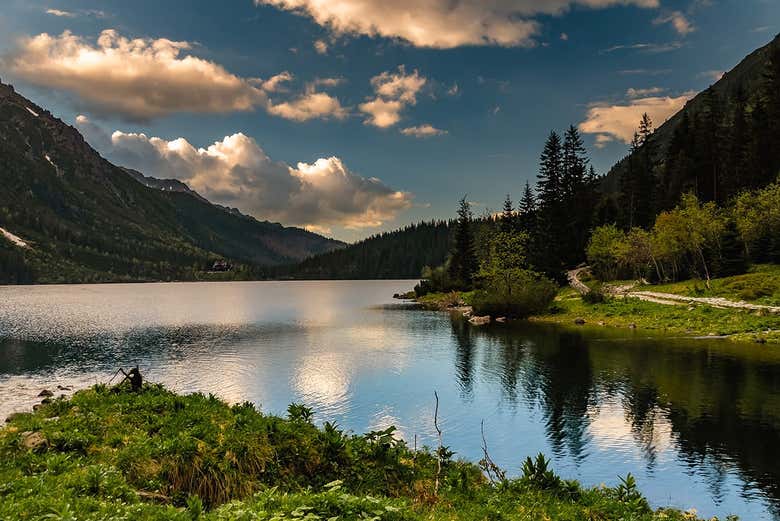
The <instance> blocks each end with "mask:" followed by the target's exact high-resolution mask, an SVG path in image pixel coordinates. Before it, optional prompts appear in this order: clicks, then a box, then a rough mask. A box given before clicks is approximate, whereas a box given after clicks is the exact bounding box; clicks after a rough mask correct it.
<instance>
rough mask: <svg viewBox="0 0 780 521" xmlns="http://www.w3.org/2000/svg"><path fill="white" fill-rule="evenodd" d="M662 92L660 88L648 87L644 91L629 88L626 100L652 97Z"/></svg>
mask: <svg viewBox="0 0 780 521" xmlns="http://www.w3.org/2000/svg"><path fill="white" fill-rule="evenodd" d="M664 90H666V89H663V88H661V87H648V88H646V89H635V88H633V87H632V88H630V89H628V90H627V91H626V97H627V98H646V97H648V96H653V95H654V94H661V93H662V92H663V91H664Z"/></svg>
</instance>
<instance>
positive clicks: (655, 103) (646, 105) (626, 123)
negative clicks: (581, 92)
mask: <svg viewBox="0 0 780 521" xmlns="http://www.w3.org/2000/svg"><path fill="white" fill-rule="evenodd" d="M695 94H696V93H695V92H692V91H691V92H686V93H683V94H682V95H681V96H677V97H671V96H663V97H661V96H651V97H644V98H636V99H631V100H629V101H627V102H624V103H622V104H616V105H611V104H606V103H594V104H592V105H591V106H590V108H589V109H588V112H587V114H586V117H585V121H583V122H582V123H580V124H579V128H580V130H581V131H582V132H583V133H586V134H595V135H596V146H598V147H603V146H605V145H606V143H608V142H610V141H622V142H623V143H626V144H627V143H630V142H631V138H632V137H633V136H634V132H635V131H636V129H637V127H638V126H639V120H640V119H641V118H642V114H644V113H647V114H648V115H649V116H650V119H652V120H653V122H654V123H655V125H656V127H658V126H660V125H661V124H662V123H663V122H664V121H666V120H667V119H669V117H671V116H672V115H674V114H675V113H676V112H677V111H679V110H680V109H681V108H683V107H684V106H685V103H686V102H687V101H688V100H689V99H691V98H692V97H693V96H694V95H695Z"/></svg>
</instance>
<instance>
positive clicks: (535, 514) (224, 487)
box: [0, 385, 691, 521]
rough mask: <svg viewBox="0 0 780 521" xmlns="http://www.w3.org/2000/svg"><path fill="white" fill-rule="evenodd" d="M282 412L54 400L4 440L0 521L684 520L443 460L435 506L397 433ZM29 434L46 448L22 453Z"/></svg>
mask: <svg viewBox="0 0 780 521" xmlns="http://www.w3.org/2000/svg"><path fill="white" fill-rule="evenodd" d="M289 413H290V418H289V419H282V418H278V417H274V416H267V415H263V414H261V413H260V412H258V411H256V410H255V408H254V407H253V406H252V405H251V404H248V403H244V404H238V405H234V406H229V405H227V404H225V403H224V402H222V401H220V400H218V399H216V398H214V397H213V396H205V395H202V394H193V395H187V396H178V395H175V394H173V393H170V392H168V391H166V390H165V389H163V388H162V387H160V386H156V385H147V386H145V387H144V388H143V390H142V391H141V392H138V393H124V392H118V393H116V392H111V391H110V390H109V389H107V388H106V387H105V386H96V387H94V388H92V389H88V390H84V391H79V392H77V393H76V394H75V395H74V396H73V397H72V398H71V399H69V400H65V399H57V400H54V401H52V402H51V403H50V404H47V405H44V406H43V407H41V408H40V409H39V410H38V411H36V412H35V413H32V414H23V415H18V416H16V417H14V419H13V420H12V421H11V422H10V423H9V424H8V425H7V426H6V427H4V428H3V429H2V430H0V519H14V520H20V521H24V520H32V519H55V520H80V521H81V520H94V521H98V520H101V521H103V520H106V519H112V520H127V521H131V520H132V521H135V520H168V521H191V520H204V521H228V520H230V521H233V520H265V521H281V520H290V521H295V520H309V521H315V520H336V519H339V520H347V521H366V520H376V521H423V520H425V521H445V520H448V521H451V520H458V519H461V520H464V521H467V520H468V521H470V520H473V519H514V518H517V516H518V515H519V516H521V518H528V519H547V518H549V519H587V518H592V519H601V520H615V521H617V520H620V519H634V520H637V521H652V520H657V519H658V520H660V519H666V520H671V521H681V520H683V519H691V518H689V517H686V514H683V513H680V512H677V511H674V510H665V511H658V512H651V511H650V510H649V509H646V508H644V509H643V508H639V507H640V506H641V505H642V504H643V503H642V501H643V499H642V497H641V494H639V492H638V491H637V490H636V486H635V483H634V482H633V481H632V480H630V479H629V478H626V480H624V481H623V482H622V484H621V485H619V486H618V487H617V488H608V487H600V488H594V489H584V488H582V487H580V486H579V485H578V484H577V483H576V482H573V481H564V480H562V479H560V478H559V477H558V476H556V475H555V474H554V473H553V472H552V471H551V470H550V469H549V466H548V462H547V460H546V459H544V457H543V456H538V457H537V458H536V459H535V460H531V459H529V460H527V461H526V464H525V465H524V466H523V471H524V475H523V476H522V477H520V478H518V479H506V480H503V481H502V482H501V483H499V484H497V485H495V486H494V485H492V484H491V483H489V482H488V481H487V480H486V479H485V477H484V476H483V475H482V473H481V472H480V470H479V468H478V467H477V466H476V465H473V464H470V463H466V462H462V461H455V460H453V459H452V455H453V454H452V452H451V451H449V450H448V449H446V448H444V449H443V451H442V456H443V466H442V476H441V478H442V483H441V487H440V489H439V495H438V496H434V495H433V489H434V486H433V483H434V479H435V476H436V464H437V458H436V456H435V455H434V454H433V453H432V452H430V451H428V450H423V451H418V452H414V451H412V450H410V449H409V447H407V445H406V444H405V443H404V442H403V441H401V440H399V439H398V438H397V437H396V436H395V429H394V428H392V427H391V428H388V429H385V430H382V431H375V432H371V433H368V434H366V435H364V436H356V435H352V434H347V433H344V432H342V431H340V430H339V429H338V428H337V427H336V426H335V425H333V424H328V423H326V424H325V425H324V426H323V428H322V429H319V428H317V427H315V426H314V425H312V424H311V423H310V421H311V417H312V413H311V410H310V409H307V408H306V407H303V406H301V405H295V406H291V407H290V410H289ZM28 432H35V433H39V434H40V435H41V436H43V437H44V438H45V439H46V440H47V441H48V443H47V444H46V445H45V446H44V447H43V448H42V449H40V450H38V451H31V450H27V449H25V448H24V446H23V445H22V443H21V441H22V439H23V437H24V436H26V435H27V434H26V433H28ZM67 440H80V441H79V442H78V443H75V444H74V443H72V441H67Z"/></svg>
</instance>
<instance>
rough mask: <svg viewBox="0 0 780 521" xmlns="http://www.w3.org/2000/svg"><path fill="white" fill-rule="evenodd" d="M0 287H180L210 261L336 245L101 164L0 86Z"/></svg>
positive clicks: (169, 183) (248, 265) (246, 261)
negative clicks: (144, 283)
mask: <svg viewBox="0 0 780 521" xmlns="http://www.w3.org/2000/svg"><path fill="white" fill-rule="evenodd" d="M0 187H1V188H0V228H3V229H4V230H5V231H6V232H8V233H10V234H13V236H15V237H19V238H21V239H22V240H23V241H24V243H25V246H19V245H18V244H16V243H14V242H12V241H9V240H7V238H5V237H6V236H5V235H3V236H2V237H0V282H18V281H23V282H30V281H38V282H80V281H114V280H172V279H179V280H188V279H193V278H197V276H198V275H197V274H198V272H201V271H203V270H205V269H207V268H208V267H209V266H211V264H212V263H213V262H214V261H215V260H217V259H226V260H228V261H229V262H230V263H231V264H234V265H235V266H240V267H241V269H242V270H243V271H244V276H247V277H248V276H253V275H252V274H255V275H256V274H257V273H258V272H259V271H261V270H258V267H262V266H270V265H278V264H285V263H290V262H295V261H299V260H301V259H304V258H306V257H309V256H311V255H314V254H318V253H323V252H326V251H330V250H332V249H335V248H339V247H341V246H343V244H342V243H340V242H338V241H334V240H332V239H327V238H325V237H322V236H320V235H317V234H314V233H311V232H308V231H305V230H302V229H299V228H286V227H283V226H281V225H280V224H276V223H270V222H262V221H257V220H256V219H254V218H252V217H248V216H245V215H242V214H240V213H237V212H236V211H234V210H230V209H226V208H222V207H219V206H217V205H213V204H211V203H209V202H208V201H206V200H205V199H203V198H202V197H200V196H199V195H198V194H196V193H195V192H193V191H191V190H190V189H189V188H188V187H187V186H186V185H184V184H183V183H180V182H178V181H175V180H156V179H153V178H149V177H146V176H144V175H143V174H141V173H140V172H132V171H129V170H127V169H124V168H121V167H118V166H115V165H113V164H111V163H110V162H108V161H107V160H105V159H103V158H102V157H101V156H100V155H99V154H98V153H97V152H96V151H95V150H94V149H93V148H92V147H90V146H89V144H88V143H87V142H86V141H85V140H84V138H83V137H82V136H81V134H80V133H79V132H78V131H77V130H76V129H75V128H73V127H71V126H69V125H67V124H65V123H64V122H62V121H61V120H59V119H57V118H55V117H54V116H53V115H52V114H51V113H50V112H49V111H47V110H45V109H43V108H41V107H39V106H38V105H36V104H34V103H32V102H31V101H30V100H28V99H26V98H24V97H23V96H21V95H20V94H19V93H17V92H15V90H14V89H13V87H12V86H10V85H6V84H2V83H0Z"/></svg>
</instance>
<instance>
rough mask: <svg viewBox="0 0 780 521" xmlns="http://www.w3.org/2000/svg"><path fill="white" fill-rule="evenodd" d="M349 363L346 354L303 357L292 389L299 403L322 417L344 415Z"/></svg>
mask: <svg viewBox="0 0 780 521" xmlns="http://www.w3.org/2000/svg"><path fill="white" fill-rule="evenodd" d="M352 364H353V360H352V358H351V357H350V356H348V355H347V354H346V353H313V354H310V355H306V356H303V357H301V358H300V359H299V361H298V367H297V369H296V371H295V375H294V376H293V386H294V387H295V390H296V391H297V393H298V394H299V395H300V396H301V398H302V400H303V402H304V403H305V404H306V405H308V406H310V407H313V408H314V409H315V410H316V411H317V412H319V413H322V414H324V415H326V416H327V415H331V414H338V413H344V412H346V409H347V408H348V405H349V404H348V402H349V398H350V382H351V378H352V371H353V367H352Z"/></svg>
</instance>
